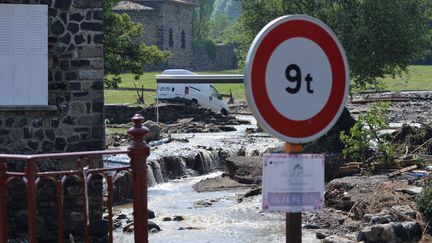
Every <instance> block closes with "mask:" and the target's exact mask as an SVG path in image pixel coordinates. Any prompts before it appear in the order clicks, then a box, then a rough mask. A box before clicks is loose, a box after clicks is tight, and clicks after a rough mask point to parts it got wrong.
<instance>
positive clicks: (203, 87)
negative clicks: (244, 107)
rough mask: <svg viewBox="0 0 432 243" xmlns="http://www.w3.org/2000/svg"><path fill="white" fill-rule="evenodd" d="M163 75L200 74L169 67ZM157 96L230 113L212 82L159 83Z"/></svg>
mask: <svg viewBox="0 0 432 243" xmlns="http://www.w3.org/2000/svg"><path fill="white" fill-rule="evenodd" d="M162 75H198V74H196V73H193V72H191V71H188V70H184V69H169V70H165V71H163V72H162ZM156 98H157V100H158V101H160V102H182V103H186V104H198V105H200V106H203V107H208V108H210V109H211V110H212V111H214V112H221V113H222V114H224V115H228V113H229V108H228V105H227V104H226V102H225V101H223V100H222V96H221V95H220V94H219V93H218V92H217V90H216V89H215V88H214V86H213V85H212V84H191V83H158V85H157V91H156Z"/></svg>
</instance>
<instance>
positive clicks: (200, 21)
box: [193, 0, 215, 42]
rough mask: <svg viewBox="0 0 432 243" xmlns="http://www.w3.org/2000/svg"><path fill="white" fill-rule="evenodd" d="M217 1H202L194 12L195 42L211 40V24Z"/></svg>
mask: <svg viewBox="0 0 432 243" xmlns="http://www.w3.org/2000/svg"><path fill="white" fill-rule="evenodd" d="M214 1H215V0H200V1H199V3H198V6H197V7H196V8H195V10H194V12H193V37H194V41H195V42H203V41H206V40H208V39H209V36H208V35H209V23H210V18H211V16H212V12H213V4H214Z"/></svg>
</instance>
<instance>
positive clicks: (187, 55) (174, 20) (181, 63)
mask: <svg viewBox="0 0 432 243" xmlns="http://www.w3.org/2000/svg"><path fill="white" fill-rule="evenodd" d="M139 3H140V4H143V5H144V6H146V7H147V8H146V9H140V10H131V9H124V10H123V9H116V8H115V10H114V12H116V13H126V14H128V15H129V16H130V17H131V19H132V21H134V22H135V23H141V24H142V25H143V26H144V35H143V36H142V37H141V38H140V39H138V41H142V42H144V43H145V44H147V45H156V46H158V47H159V48H160V49H162V50H167V51H171V52H172V54H173V56H172V58H171V59H170V60H169V61H168V63H166V64H162V65H158V66H152V67H146V69H148V70H152V69H153V70H154V69H157V70H162V69H167V68H190V67H191V66H192V12H193V5H190V4H182V3H178V2H175V1H139ZM183 33H184V34H183Z"/></svg>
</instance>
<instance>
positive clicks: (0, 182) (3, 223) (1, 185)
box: [0, 162, 8, 243]
mask: <svg viewBox="0 0 432 243" xmlns="http://www.w3.org/2000/svg"><path fill="white" fill-rule="evenodd" d="M6 195H7V176H6V163H4V162H0V243H7V242H8V236H7V233H8V232H7V230H8V229H7V208H6V203H7V202H6V200H7V196H6Z"/></svg>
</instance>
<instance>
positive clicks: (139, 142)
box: [0, 114, 150, 243]
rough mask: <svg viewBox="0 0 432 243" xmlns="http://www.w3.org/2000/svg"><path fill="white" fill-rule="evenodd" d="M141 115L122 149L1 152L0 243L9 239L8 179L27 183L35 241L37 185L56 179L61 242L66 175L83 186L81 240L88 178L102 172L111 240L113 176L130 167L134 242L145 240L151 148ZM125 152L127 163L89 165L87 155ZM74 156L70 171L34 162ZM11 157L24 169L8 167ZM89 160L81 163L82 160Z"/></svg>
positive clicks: (86, 214) (30, 227)
mask: <svg viewBox="0 0 432 243" xmlns="http://www.w3.org/2000/svg"><path fill="white" fill-rule="evenodd" d="M143 120H144V118H143V117H142V116H141V115H139V114H136V115H135V116H134V117H133V118H132V122H133V123H134V125H133V127H131V128H130V129H129V130H128V134H129V135H130V136H131V137H132V139H133V142H132V144H131V145H130V146H129V147H128V148H127V150H123V151H90V152H74V153H53V154H37V155H13V154H0V243H7V242H8V226H7V207H8V205H7V191H8V183H9V182H10V181H11V180H14V179H18V180H22V181H23V182H24V183H25V185H26V192H27V210H28V240H29V242H30V243H35V242H37V223H36V222H37V220H36V210H37V206H36V197H37V195H36V189H37V185H38V183H39V181H40V180H41V179H48V180H51V181H53V182H54V183H55V187H56V194H57V241H58V242H63V189H64V183H65V180H66V178H67V177H70V176H75V177H78V178H80V180H81V185H82V188H83V199H84V206H83V210H82V211H83V219H84V220H83V222H84V223H83V240H84V242H86V243H87V242H90V236H89V200H88V191H87V186H88V183H89V181H90V179H91V178H92V177H93V176H95V175H102V176H103V177H104V178H105V179H106V183H107V191H108V195H107V199H108V201H107V210H108V228H109V230H108V239H109V242H113V221H112V218H113V212H112V200H113V178H114V176H115V175H116V174H117V173H118V172H119V171H125V170H129V171H131V172H132V182H133V185H132V188H133V209H134V213H133V216H134V225H135V242H148V230H147V229H148V222H147V166H146V159H147V157H148V156H149V154H150V150H149V148H148V147H147V145H146V144H145V143H144V142H143V137H144V136H145V135H146V134H147V133H148V129H147V128H145V127H143V126H142V122H143ZM116 154H127V155H128V156H129V158H130V166H123V167H115V168H91V167H90V166H91V163H90V158H92V157H98V158H100V157H101V156H103V155H116ZM65 158H69V159H71V158H72V159H74V158H76V161H77V169H75V170H69V171H48V172H40V171H38V168H37V166H36V162H38V161H40V160H43V159H50V160H53V159H65ZM12 161H24V162H25V170H24V172H9V171H7V163H6V162H9V163H10V162H12ZM83 161H84V162H88V163H87V165H83V163H82V162H83Z"/></svg>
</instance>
